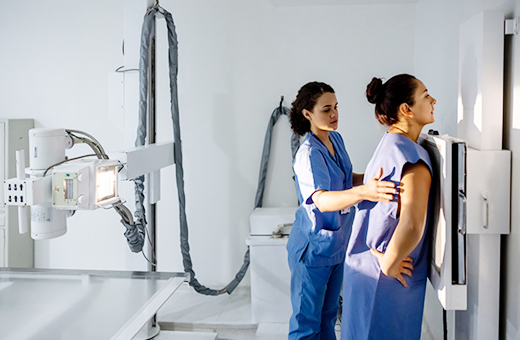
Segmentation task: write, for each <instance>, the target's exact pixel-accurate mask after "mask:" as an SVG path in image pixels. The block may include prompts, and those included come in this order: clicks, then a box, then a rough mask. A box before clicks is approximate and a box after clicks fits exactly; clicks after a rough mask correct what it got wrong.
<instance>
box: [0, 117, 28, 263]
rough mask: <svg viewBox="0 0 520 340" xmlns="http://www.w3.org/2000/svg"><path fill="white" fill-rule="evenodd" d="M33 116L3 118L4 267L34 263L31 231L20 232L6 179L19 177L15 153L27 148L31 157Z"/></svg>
mask: <svg viewBox="0 0 520 340" xmlns="http://www.w3.org/2000/svg"><path fill="white" fill-rule="evenodd" d="M33 127H34V121H33V120H32V119H3V118H0V180H1V181H2V185H0V267H20V268H31V267H33V264H34V251H33V249H34V246H33V241H32V239H31V235H30V233H25V234H23V235H22V234H20V233H19V232H18V211H17V210H16V207H14V206H5V203H4V193H3V190H4V186H3V181H4V180H6V179H8V178H12V177H16V165H15V162H16V161H15V152H16V150H21V149H25V156H26V160H25V162H26V164H29V160H28V155H29V152H28V148H29V134H28V131H29V129H32V128H33Z"/></svg>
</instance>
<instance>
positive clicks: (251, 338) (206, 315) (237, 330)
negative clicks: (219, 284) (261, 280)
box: [157, 284, 289, 340]
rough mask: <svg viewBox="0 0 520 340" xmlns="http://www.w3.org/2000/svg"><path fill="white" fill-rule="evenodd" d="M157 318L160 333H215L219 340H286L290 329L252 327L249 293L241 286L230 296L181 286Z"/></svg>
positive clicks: (275, 325)
mask: <svg viewBox="0 0 520 340" xmlns="http://www.w3.org/2000/svg"><path fill="white" fill-rule="evenodd" d="M157 318H158V321H159V324H160V326H161V329H162V330H175V331H182V332H199V333H217V334H218V337H217V339H219V340H282V339H283V340H285V339H287V334H288V329H289V326H288V324H287V323H270V324H259V325H258V324H256V323H253V321H252V318H251V295H250V291H249V289H248V288H247V287H240V286H239V287H237V288H236V289H235V291H234V292H233V293H232V294H231V295H228V294H223V295H219V296H205V295H201V294H198V293H197V292H195V291H194V290H193V289H192V288H191V287H189V286H188V285H187V284H183V285H182V286H181V287H180V288H179V289H178V290H177V291H176V292H175V293H174V294H173V295H172V297H171V298H170V299H169V300H168V301H167V302H166V304H165V305H164V306H163V307H162V308H161V309H160V310H159V313H158V314H157ZM159 339H161V338H159ZM164 339H169V338H164ZM172 339H173V338H172ZM201 339H202V338H201Z"/></svg>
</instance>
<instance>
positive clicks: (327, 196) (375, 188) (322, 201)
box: [312, 169, 397, 212]
mask: <svg viewBox="0 0 520 340" xmlns="http://www.w3.org/2000/svg"><path fill="white" fill-rule="evenodd" d="M382 175H383V169H379V173H378V174H377V175H376V176H375V177H374V178H372V179H371V180H370V181H369V182H368V183H367V184H365V185H359V186H357V187H354V188H352V189H348V190H341V191H326V190H319V191H316V192H315V193H314V194H312V200H313V202H314V204H316V207H317V208H318V209H319V210H320V211H321V212H327V211H338V210H342V209H345V208H349V207H351V206H353V205H356V204H358V203H359V202H361V201H364V200H368V201H373V202H390V201H391V200H392V199H393V194H396V193H397V190H396V189H395V185H394V183H392V182H386V181H379V179H380V178H381V176H382Z"/></svg>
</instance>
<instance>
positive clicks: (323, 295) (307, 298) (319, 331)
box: [289, 258, 344, 340]
mask: <svg viewBox="0 0 520 340" xmlns="http://www.w3.org/2000/svg"><path fill="white" fill-rule="evenodd" d="M289 268H290V269H291V303H292V309H293V314H292V315H291V320H290V322H289V340H296V339H308V340H311V339H312V340H336V333H335V331H334V326H335V324H336V319H337V316H338V308H339V295H340V293H341V285H342V282H343V269H344V266H343V262H341V263H339V264H336V265H333V266H323V267H307V266H305V264H303V263H302V262H301V261H298V262H297V261H294V260H293V259H291V258H289Z"/></svg>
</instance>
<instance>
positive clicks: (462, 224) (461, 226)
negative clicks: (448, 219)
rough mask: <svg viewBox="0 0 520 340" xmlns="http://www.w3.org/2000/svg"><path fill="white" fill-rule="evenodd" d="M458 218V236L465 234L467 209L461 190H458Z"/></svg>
mask: <svg viewBox="0 0 520 340" xmlns="http://www.w3.org/2000/svg"><path fill="white" fill-rule="evenodd" d="M459 207H460V209H459V216H458V228H457V231H458V232H459V234H462V235H464V234H466V209H467V208H466V207H467V200H466V195H464V192H463V191H462V190H459Z"/></svg>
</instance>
